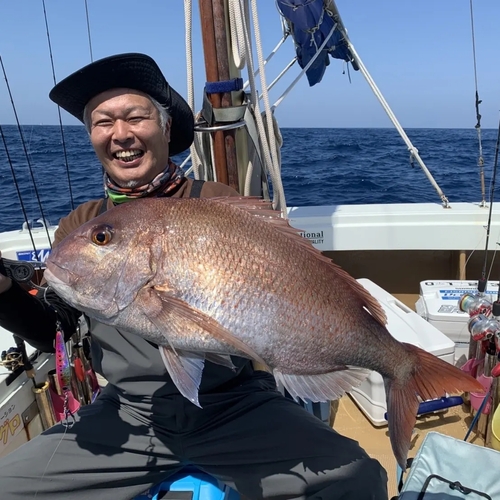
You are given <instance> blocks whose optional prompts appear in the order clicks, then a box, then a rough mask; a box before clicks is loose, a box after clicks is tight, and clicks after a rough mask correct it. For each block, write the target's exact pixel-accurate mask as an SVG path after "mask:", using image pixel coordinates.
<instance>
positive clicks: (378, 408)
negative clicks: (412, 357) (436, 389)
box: [350, 278, 455, 426]
mask: <svg viewBox="0 0 500 500" xmlns="http://www.w3.org/2000/svg"><path fill="white" fill-rule="evenodd" d="M358 282H359V283H360V284H361V285H363V286H364V287H365V288H366V289H367V290H368V291H369V292H370V293H371V294H372V295H373V296H374V297H375V298H376V299H377V300H378V301H379V302H380V304H381V305H382V307H383V309H384V311H385V313H386V315H387V329H388V330H389V333H390V334H391V335H392V336H393V337H394V338H395V339H397V340H399V341H400V342H407V343H408V344H413V345H416V346H418V347H420V348H422V349H424V350H425V351H427V352H430V353H432V354H434V355H435V356H437V357H439V358H441V359H443V360H444V361H446V362H448V363H453V360H454V357H455V343H454V342H453V341H452V340H450V339H449V338H448V337H447V336H446V335H444V334H443V333H441V332H440V331H439V330H438V329H437V328H435V327H434V326H432V325H431V324H430V323H428V322H427V321H425V320H424V319H423V318H422V317H421V316H419V315H418V314H417V313H416V312H415V311H413V310H412V309H410V308H409V307H407V306H406V305H405V304H403V303H402V302H401V301H399V300H397V299H396V298H395V297H393V296H392V295H391V294H390V293H388V292H386V291H385V290H383V289H382V288H380V287H379V286H378V285H376V284H375V283H373V282H372V281H370V280H368V279H364V278H361V279H358ZM350 394H351V397H352V398H353V399H354V401H355V402H356V404H357V405H358V406H359V408H360V409H361V410H362V412H363V413H364V414H365V415H366V416H367V417H368V419H369V420H370V421H371V422H372V424H373V425H376V426H380V425H386V424H387V421H386V419H385V417H384V415H385V413H386V411H387V404H386V397H385V388H384V382H383V380H382V376H381V375H380V374H379V373H377V372H372V373H371V374H370V375H369V376H368V378H367V379H366V380H364V381H363V383H362V384H361V385H359V386H358V387H356V388H354V389H352V391H351V392H350Z"/></svg>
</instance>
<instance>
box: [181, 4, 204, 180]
mask: <svg viewBox="0 0 500 500" xmlns="http://www.w3.org/2000/svg"><path fill="white" fill-rule="evenodd" d="M192 17H193V1H192V0H184V19H185V21H184V24H185V41H186V72H187V102H188V104H189V107H190V108H191V111H192V112H193V114H194V113H195V109H194V106H195V104H194V77H193V44H192V29H193V20H192ZM190 151H191V155H190V157H191V159H192V161H191V165H192V166H191V169H190V170H189V173H190V172H191V171H194V176H195V178H196V179H199V178H200V159H199V157H198V154H197V153H196V149H195V146H194V144H193V145H192V146H191V148H190ZM187 160H189V157H188V158H186V160H185V161H184V162H183V165H184V164H185V163H186V162H187ZM187 175H188V174H187Z"/></svg>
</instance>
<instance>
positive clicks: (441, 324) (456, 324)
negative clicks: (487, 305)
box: [415, 280, 498, 366]
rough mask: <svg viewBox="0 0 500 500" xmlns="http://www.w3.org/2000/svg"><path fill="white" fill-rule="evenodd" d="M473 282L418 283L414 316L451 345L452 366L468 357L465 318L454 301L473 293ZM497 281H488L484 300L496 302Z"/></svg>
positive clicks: (434, 281) (433, 281)
mask: <svg viewBox="0 0 500 500" xmlns="http://www.w3.org/2000/svg"><path fill="white" fill-rule="evenodd" d="M476 291H477V281H458V280H457V281H440V280H427V281H422V282H421V283H420V298H419V299H418V300H417V302H416V304H415V309H416V311H417V313H418V314H419V315H420V316H422V318H424V319H425V320H427V321H428V322H429V323H430V324H431V325H433V326H435V327H436V328H437V329H438V330H439V331H441V332H443V333H444V334H445V335H446V336H447V337H449V338H450V339H451V340H453V342H455V360H454V364H455V365H457V366H462V365H463V364H464V363H465V362H466V361H467V358H468V355H469V341H470V333H469V330H468V327H467V323H468V321H469V315H468V314H467V313H464V312H462V311H460V309H459V308H458V301H459V300H460V298H461V297H462V295H463V294H464V293H475V292H476ZM497 294H498V281H488V289H487V291H486V297H488V299H489V300H491V302H493V301H494V300H496V298H497Z"/></svg>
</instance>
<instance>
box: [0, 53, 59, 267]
mask: <svg viewBox="0 0 500 500" xmlns="http://www.w3.org/2000/svg"><path fill="white" fill-rule="evenodd" d="M0 66H1V68H2V72H3V76H4V79H5V83H6V85H7V91H8V93H9V97H10V102H11V104H12V110H13V112H14V117H15V119H16V124H17V129H18V132H19V136H20V137H21V144H22V146H23V150H24V155H25V157H26V162H27V165H28V171H29V173H30V177H31V181H32V183H33V189H34V192H35V196H36V199H37V202H38V207H39V209H40V213H41V215H42V220H44V221H46V220H47V219H46V218H45V214H44V211H43V206H42V201H41V199H40V194H39V192H38V188H37V185H36V182H35V177H34V174H33V166H32V165H31V161H30V158H29V154H28V149H27V147H26V141H25V139H24V134H23V131H22V128H21V124H20V122H19V117H18V115H17V110H16V106H15V104H14V99H13V97H12V92H11V90H10V85H9V80H8V78H7V72H6V71H5V66H4V64H3V60H2V56H0ZM2 139H3V142H4V146H5V149H6V151H7V145H6V141H5V137H4V134H3V132H2ZM7 158H8V161H9V164H10V167H11V171H13V169H14V167H13V164H12V160H11V158H10V155H7ZM15 183H16V187H17V188H18V195H19V196H20V191H19V187H18V184H17V179H15ZM24 216H25V222H26V225H27V226H28V228H29V225H30V224H29V220H28V218H27V214H26V212H25V211H24ZM44 226H45V231H46V233H47V238H48V242H49V246H50V247H52V242H51V239H50V233H49V229H48V227H47V224H44ZM30 235H31V230H30ZM31 241H32V243H33V250H34V251H35V260H40V256H39V255H38V252H37V251H36V247H35V242H34V240H33V237H31Z"/></svg>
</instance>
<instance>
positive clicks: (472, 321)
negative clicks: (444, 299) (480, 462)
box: [459, 122, 500, 446]
mask: <svg viewBox="0 0 500 500" xmlns="http://www.w3.org/2000/svg"><path fill="white" fill-rule="evenodd" d="M499 149H500V122H499V125H498V135H497V141H496V146H495V159H494V166H493V174H492V180H491V189H490V209H489V214H488V225H487V231H486V249H485V261H484V264H483V270H482V275H481V279H480V280H479V281H478V290H477V292H476V293H474V294H471V293H466V294H464V295H463V296H462V297H461V298H460V300H459V308H460V310H461V311H463V312H466V313H468V314H469V321H468V330H469V333H470V335H471V338H470V345H469V360H468V362H467V363H469V367H468V368H469V369H470V370H471V374H472V375H473V376H475V377H477V378H478V380H480V381H481V383H482V384H483V386H484V387H485V391H486V394H484V395H481V398H482V402H481V404H480V405H479V407H477V408H476V407H474V405H473V404H472V403H473V400H472V396H471V404H472V406H473V407H474V409H475V410H476V411H477V413H476V415H475V418H474V419H473V421H472V423H471V426H470V428H469V431H468V433H467V435H466V437H465V440H467V437H468V436H469V434H470V431H471V430H472V428H473V426H474V425H476V423H477V425H478V430H479V431H480V433H481V434H484V435H485V444H486V446H491V443H492V437H491V433H492V430H491V415H492V414H493V413H494V411H495V410H496V408H497V406H498V405H499V403H500V384H499V381H498V377H499V376H500V362H499V353H500V279H499V287H498V292H497V297H496V300H494V301H493V302H491V301H490V300H489V299H487V298H486V296H485V290H486V283H487V279H488V277H487V276H486V263H487V253H488V243H489V235H490V230H491V215H492V207H493V198H494V191H495V182H496V174H497V170H498V153H499ZM493 258H494V257H493ZM491 267H493V261H492V264H491ZM481 428H482V429H483V430H482V431H481Z"/></svg>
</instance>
